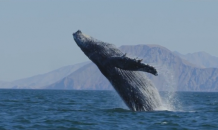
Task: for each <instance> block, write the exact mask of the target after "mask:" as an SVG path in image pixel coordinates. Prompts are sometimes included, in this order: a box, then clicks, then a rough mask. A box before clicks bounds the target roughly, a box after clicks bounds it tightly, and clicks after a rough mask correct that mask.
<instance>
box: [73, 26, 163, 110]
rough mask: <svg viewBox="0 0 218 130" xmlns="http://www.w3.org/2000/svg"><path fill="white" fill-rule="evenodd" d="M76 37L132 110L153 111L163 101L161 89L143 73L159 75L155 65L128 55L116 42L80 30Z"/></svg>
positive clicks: (81, 46) (74, 34)
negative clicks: (109, 41) (112, 42)
mask: <svg viewBox="0 0 218 130" xmlns="http://www.w3.org/2000/svg"><path fill="white" fill-rule="evenodd" d="M73 37H74V40H75V42H76V43H77V45H78V46H79V47H80V49H81V50H82V51H83V52H84V53H85V55H86V56H87V57H88V58H89V59H90V60H91V61H92V62H94V63H95V64H96V66H97V67H98V68H99V70H100V71H101V73H102V74H103V75H104V76H105V77H106V78H107V79H108V80H109V82H110V83H111V84H112V86H113V87H114V89H115V90H116V91H117V93H118V94H119V95H120V97H121V98H122V99H123V101H124V102H125V104H126V105H127V106H128V107H129V109H130V110H132V111H152V110H155V109H156V108H158V107H160V105H161V98H160V95H159V92H158V90H157V89H156V87H155V86H153V85H152V83H151V82H150V81H149V80H148V79H147V77H146V76H145V75H144V74H143V73H144V72H147V73H151V74H153V75H157V71H156V69H155V68H154V67H153V66H150V65H148V64H144V63H142V62H141V61H142V60H137V59H132V58H129V57H127V56H126V54H124V53H123V52H121V51H120V50H119V49H118V48H116V46H114V45H113V44H109V43H106V42H102V41H100V40H97V39H95V38H93V37H91V36H88V35H86V34H83V33H82V32H81V31H80V30H78V31H77V32H75V33H73Z"/></svg>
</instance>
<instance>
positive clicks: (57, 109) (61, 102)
mask: <svg viewBox="0 0 218 130" xmlns="http://www.w3.org/2000/svg"><path fill="white" fill-rule="evenodd" d="M161 96H162V100H163V103H164V104H165V107H163V108H160V109H159V110H156V111H151V112H132V111H130V110H128V108H127V107H126V106H125V104H124V103H123V101H122V100H121V99H120V97H119V96H118V95H117V93H116V92H115V91H88V90H87V91H78V90H10V89H0V130H24V129H26V130H47V129H48V130H74V129H75V130H92V129H93V130H117V129H123V130H140V129H142V130H210V129H211V130H216V129H218V93H201V92H177V93H172V92H171V93H168V92H161Z"/></svg>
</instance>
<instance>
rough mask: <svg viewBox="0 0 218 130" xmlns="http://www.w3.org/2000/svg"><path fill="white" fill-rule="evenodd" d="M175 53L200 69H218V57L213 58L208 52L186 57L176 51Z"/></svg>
mask: <svg viewBox="0 0 218 130" xmlns="http://www.w3.org/2000/svg"><path fill="white" fill-rule="evenodd" d="M173 53H174V54H176V55H178V56H180V57H181V58H183V59H185V60H187V61H189V62H190V63H193V64H195V65H198V66H199V67H202V68H218V57H215V56H211V55H210V54H208V53H206V52H195V53H188V54H186V55H183V54H180V53H179V52H176V51H174V52H173Z"/></svg>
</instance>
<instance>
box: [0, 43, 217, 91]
mask: <svg viewBox="0 0 218 130" xmlns="http://www.w3.org/2000/svg"><path fill="white" fill-rule="evenodd" d="M120 49H121V50H122V51H123V52H125V53H127V56H129V57H134V58H136V57H138V58H142V59H143V61H144V62H146V63H148V64H151V65H153V66H155V67H156V68H157V70H158V73H159V75H158V76H153V75H150V74H148V73H144V74H146V75H147V77H148V78H150V79H151V80H152V82H153V83H154V84H155V86H156V87H157V88H158V89H159V90H161V91H218V67H216V63H217V62H218V60H217V57H214V56H210V55H209V54H207V53H202V52H199V53H197V54H198V55H196V53H193V54H187V55H182V54H180V53H178V52H172V51H170V50H168V49H167V48H165V47H162V46H159V45H132V46H126V45H125V46H121V47H120ZM190 57H191V58H190ZM207 62H208V64H207ZM211 67H212V68H211ZM142 73H143V72H142ZM0 84H1V83H0ZM1 87H5V88H30V89H77V90H81V89H89V90H90V89H91V90H96V89H97V90H99V89H103V90H111V89H113V88H112V86H111V85H110V83H109V82H108V81H107V79H106V78H105V77H104V76H103V75H102V74H101V73H100V71H99V70H98V68H97V67H96V65H95V64H93V63H92V62H89V63H81V64H77V65H72V66H67V67H63V68H61V69H58V70H55V71H52V72H49V73H46V74H43V75H37V76H33V77H30V78H26V79H21V80H17V81H14V82H10V83H3V85H1Z"/></svg>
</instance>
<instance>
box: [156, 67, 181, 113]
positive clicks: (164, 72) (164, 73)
mask: <svg viewBox="0 0 218 130" xmlns="http://www.w3.org/2000/svg"><path fill="white" fill-rule="evenodd" d="M154 66H155V67H156V69H157V70H158V72H159V75H160V76H161V77H162V78H163V79H164V81H165V82H163V85H162V87H163V88H164V89H165V90H167V91H164V92H160V95H161V98H162V105H161V106H160V107H159V108H157V110H167V111H180V110H181V109H182V107H181V104H180V101H179V98H178V96H177V94H176V87H177V79H176V77H175V74H174V71H173V70H171V69H169V68H168V67H166V66H158V65H154Z"/></svg>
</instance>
